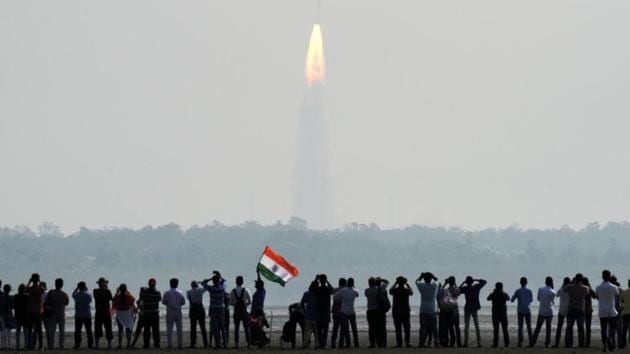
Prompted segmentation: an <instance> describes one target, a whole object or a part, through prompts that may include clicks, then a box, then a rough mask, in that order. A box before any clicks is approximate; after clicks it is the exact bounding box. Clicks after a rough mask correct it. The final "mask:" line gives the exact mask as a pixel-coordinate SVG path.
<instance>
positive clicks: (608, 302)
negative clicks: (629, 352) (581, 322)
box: [595, 270, 619, 351]
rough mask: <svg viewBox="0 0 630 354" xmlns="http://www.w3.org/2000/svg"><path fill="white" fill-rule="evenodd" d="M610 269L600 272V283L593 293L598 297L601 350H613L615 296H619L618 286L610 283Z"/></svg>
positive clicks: (615, 326)
mask: <svg viewBox="0 0 630 354" xmlns="http://www.w3.org/2000/svg"><path fill="white" fill-rule="evenodd" d="M610 278H611V275H610V271H608V270H604V271H603V272H602V280H603V281H602V283H601V284H600V285H598V286H597V289H596V290H595V293H596V294H597V298H598V299H599V323H600V326H601V338H602V343H603V351H606V349H608V350H610V351H612V350H615V343H616V342H615V336H616V334H617V315H618V312H617V309H616V306H615V301H616V298H617V297H618V296H619V288H617V286H615V285H614V284H612V283H611V281H610V280H611V279H610Z"/></svg>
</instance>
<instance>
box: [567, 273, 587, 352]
mask: <svg viewBox="0 0 630 354" xmlns="http://www.w3.org/2000/svg"><path fill="white" fill-rule="evenodd" d="M583 278H584V277H583V276H582V274H580V273H578V274H576V275H575V278H574V279H573V283H572V284H571V285H569V286H567V287H566V291H567V293H568V294H569V311H568V312H567V330H566V334H565V337H564V346H565V347H566V348H572V347H573V325H574V324H576V323H577V330H578V346H579V347H580V348H584V312H585V309H586V305H585V302H586V297H587V296H588V288H587V287H586V286H584V284H583V283H582V281H583Z"/></svg>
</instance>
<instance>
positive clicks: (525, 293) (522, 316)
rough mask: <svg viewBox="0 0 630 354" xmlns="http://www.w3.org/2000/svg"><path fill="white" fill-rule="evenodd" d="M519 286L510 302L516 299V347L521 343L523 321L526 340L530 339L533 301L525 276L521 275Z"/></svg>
mask: <svg viewBox="0 0 630 354" xmlns="http://www.w3.org/2000/svg"><path fill="white" fill-rule="evenodd" d="M520 283H521V287H520V288H519V289H518V290H516V291H515V292H514V295H512V299H511V300H510V301H511V302H514V301H517V318H518V347H519V348H520V347H521V346H522V345H523V322H525V325H526V326H527V341H528V342H530V341H531V340H532V313H531V309H530V306H531V303H532V302H533V301H534V295H533V294H532V291H531V290H529V289H528V288H527V278H525V277H522V278H521V280H520Z"/></svg>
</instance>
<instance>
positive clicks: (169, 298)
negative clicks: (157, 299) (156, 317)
mask: <svg viewBox="0 0 630 354" xmlns="http://www.w3.org/2000/svg"><path fill="white" fill-rule="evenodd" d="M185 303H186V298H185V297H184V293H182V292H181V291H179V290H178V289H170V290H169V291H167V292H165V293H164V295H163V296H162V304H163V305H165V306H166V312H179V311H181V310H182V306H184V304H185Z"/></svg>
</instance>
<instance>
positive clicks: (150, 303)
mask: <svg viewBox="0 0 630 354" xmlns="http://www.w3.org/2000/svg"><path fill="white" fill-rule="evenodd" d="M161 300H162V295H161V294H160V292H159V291H157V290H156V289H155V288H144V289H141V290H140V300H138V301H139V302H141V303H142V306H141V312H140V314H141V315H142V316H145V317H159V316H160V301H161Z"/></svg>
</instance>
